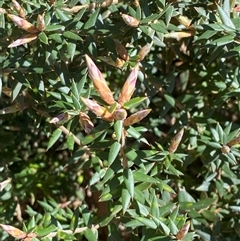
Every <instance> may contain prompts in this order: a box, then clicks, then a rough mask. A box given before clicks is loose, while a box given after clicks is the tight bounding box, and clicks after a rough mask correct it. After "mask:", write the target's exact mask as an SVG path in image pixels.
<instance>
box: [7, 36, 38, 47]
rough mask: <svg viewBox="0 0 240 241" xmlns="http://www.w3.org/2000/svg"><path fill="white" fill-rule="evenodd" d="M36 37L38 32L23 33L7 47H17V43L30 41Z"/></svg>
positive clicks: (21, 43)
mask: <svg viewBox="0 0 240 241" xmlns="http://www.w3.org/2000/svg"><path fill="white" fill-rule="evenodd" d="M37 37H38V34H36V33H33V34H28V35H24V36H23V37H21V38H19V39H17V40H15V41H14V42H12V43H11V44H9V45H8V48H12V47H17V46H19V45H23V44H27V43H30V42H32V41H33V40H35V39H37Z"/></svg>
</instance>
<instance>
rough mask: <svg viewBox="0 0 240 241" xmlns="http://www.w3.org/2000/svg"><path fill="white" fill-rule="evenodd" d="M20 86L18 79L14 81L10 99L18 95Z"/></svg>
mask: <svg viewBox="0 0 240 241" xmlns="http://www.w3.org/2000/svg"><path fill="white" fill-rule="evenodd" d="M22 86H23V85H22V83H20V82H18V81H17V82H16V83H15V86H14V87H13V91H12V101H14V100H15V99H16V98H17V97H18V95H19V93H20V91H21V89H22Z"/></svg>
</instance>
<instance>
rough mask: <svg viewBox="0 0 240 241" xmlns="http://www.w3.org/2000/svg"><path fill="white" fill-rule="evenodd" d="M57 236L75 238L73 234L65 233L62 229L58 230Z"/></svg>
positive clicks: (66, 238)
mask: <svg viewBox="0 0 240 241" xmlns="http://www.w3.org/2000/svg"><path fill="white" fill-rule="evenodd" d="M57 237H58V238H60V239H63V240H77V239H76V238H75V237H74V235H73V234H69V233H66V232H64V231H62V230H58V232H57Z"/></svg>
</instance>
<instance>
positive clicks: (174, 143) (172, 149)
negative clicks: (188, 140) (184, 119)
mask: <svg viewBox="0 0 240 241" xmlns="http://www.w3.org/2000/svg"><path fill="white" fill-rule="evenodd" d="M183 133H184V128H182V129H181V130H180V131H179V132H178V133H177V134H176V135H175V136H174V137H173V139H172V141H171V144H170V147H169V149H168V151H169V152H170V153H174V152H175V151H176V150H177V148H178V146H179V144H180V142H181V140H182V137H183Z"/></svg>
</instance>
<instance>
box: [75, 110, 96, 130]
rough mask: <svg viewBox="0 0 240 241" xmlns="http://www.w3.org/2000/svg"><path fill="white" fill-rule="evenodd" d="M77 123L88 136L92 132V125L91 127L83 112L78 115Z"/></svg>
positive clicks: (89, 120)
mask: <svg viewBox="0 0 240 241" xmlns="http://www.w3.org/2000/svg"><path fill="white" fill-rule="evenodd" d="M79 122H80V124H81V126H82V128H83V129H84V131H85V132H86V133H87V134H89V133H90V132H91V131H92V129H93V128H94V125H93V123H92V121H91V119H90V117H89V116H88V115H87V114H85V113H83V112H80V113H79Z"/></svg>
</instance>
